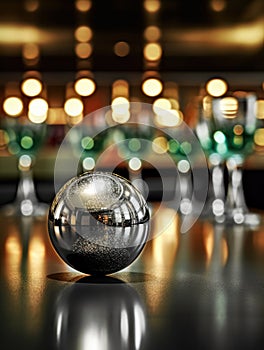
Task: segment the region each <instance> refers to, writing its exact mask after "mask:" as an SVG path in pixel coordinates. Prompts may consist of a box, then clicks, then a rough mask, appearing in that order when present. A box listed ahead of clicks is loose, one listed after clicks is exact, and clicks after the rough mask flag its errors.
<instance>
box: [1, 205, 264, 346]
mask: <svg viewBox="0 0 264 350" xmlns="http://www.w3.org/2000/svg"><path fill="white" fill-rule="evenodd" d="M153 212H154V213H156V215H155V216H154V217H153V223H152V226H151V235H152V236H151V237H152V239H150V240H149V241H148V242H147V244H146V246H145V248H144V250H143V252H142V253H141V255H140V256H139V257H138V258H137V259H136V260H135V261H134V262H133V263H132V264H131V265H130V266H128V267H127V268H125V269H124V270H122V271H120V272H117V273H114V274H112V275H109V276H107V277H100V278H99V277H97V278H95V277H92V276H89V275H84V274H81V273H78V272H77V271H75V270H73V269H72V268H70V267H68V266H67V265H66V264H65V263H64V262H63V261H62V260H61V259H60V258H59V257H58V255H57V254H56V253H55V251H54V249H53V247H52V245H51V243H50V240H49V236H48V230H47V218H46V217H45V218H41V219H40V218H31V217H24V218H21V217H16V218H14V217H13V218H11V217H9V218H6V217H3V216H1V217H0V223H1V234H0V252H1V253H0V259H1V264H0V315H1V327H0V347H1V349H3V350H5V349H8V350H11V349H27V350H31V349H32V350H33V349H34V350H35V349H36V350H41V349H45V350H46V349H54V350H55V349H63V350H67V349H71V350H75V349H76V350H82V349H85V350H88V349H92V350H97V349H98V350H104V349H115V350H123V349H129V350H132V349H133V350H134V349H135V350H147V349H151V350H154V349H214V350H216V349H239V348H241V349H254V350H256V349H263V347H264V332H263V329H264V225H263V220H262V222H261V224H260V225H259V226H256V227H245V226H243V225H233V226H232V225H229V226H228V225H225V224H214V223H213V222H212V221H210V220H208V219H207V220H205V219H199V220H197V221H196V222H195V224H194V225H193V226H192V228H191V229H190V230H189V231H188V232H186V233H180V225H181V218H180V217H179V216H178V214H177V213H175V212H173V210H172V209H170V208H167V207H159V204H158V203H154V204H153ZM261 215H262V214H261Z"/></svg>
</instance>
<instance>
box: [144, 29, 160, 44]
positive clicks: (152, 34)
mask: <svg viewBox="0 0 264 350" xmlns="http://www.w3.org/2000/svg"><path fill="white" fill-rule="evenodd" d="M144 38H145V39H146V40H147V41H149V42H155V41H158V40H159V39H160V38H161V30H160V28H159V27H157V26H148V27H147V28H146V29H145V30H144Z"/></svg>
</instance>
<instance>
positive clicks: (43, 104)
mask: <svg viewBox="0 0 264 350" xmlns="http://www.w3.org/2000/svg"><path fill="white" fill-rule="evenodd" d="M48 109H49V105H48V102H47V101H46V100H45V99H44V98H34V99H33V100H31V101H30V102H29V105H28V118H29V120H30V121H31V122H32V123H36V124H39V123H43V122H44V121H45V120H46V119H47V114H48Z"/></svg>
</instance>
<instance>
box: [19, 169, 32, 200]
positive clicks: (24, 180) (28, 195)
mask: <svg viewBox="0 0 264 350" xmlns="http://www.w3.org/2000/svg"><path fill="white" fill-rule="evenodd" d="M19 173H20V179H19V183H18V188H17V201H18V202H19V203H21V202H22V201H23V200H26V199H27V200H30V201H31V202H32V203H36V202H37V196H36V192H35V185H34V181H33V176H32V170H31V169H25V170H19Z"/></svg>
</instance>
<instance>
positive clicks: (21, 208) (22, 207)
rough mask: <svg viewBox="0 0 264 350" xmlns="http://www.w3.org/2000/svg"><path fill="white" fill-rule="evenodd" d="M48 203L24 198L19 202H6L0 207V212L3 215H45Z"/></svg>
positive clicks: (41, 216)
mask: <svg viewBox="0 0 264 350" xmlns="http://www.w3.org/2000/svg"><path fill="white" fill-rule="evenodd" d="M48 210H49V205H48V204H47V203H42V202H37V203H36V202H32V201H31V200H29V199H24V200H22V201H21V202H14V203H10V204H6V205H4V206H2V207H1V209H0V212H1V214H2V215H3V216H9V217H10V216H23V217H39V218H43V217H46V216H47V214H48Z"/></svg>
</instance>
